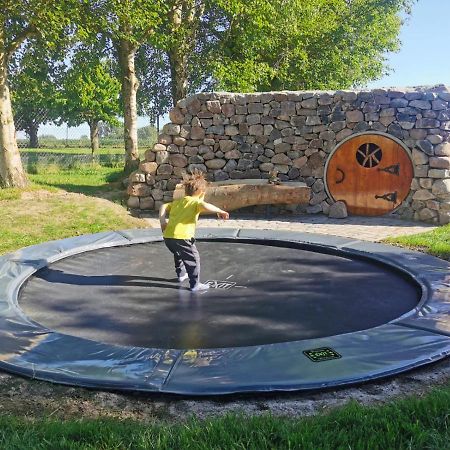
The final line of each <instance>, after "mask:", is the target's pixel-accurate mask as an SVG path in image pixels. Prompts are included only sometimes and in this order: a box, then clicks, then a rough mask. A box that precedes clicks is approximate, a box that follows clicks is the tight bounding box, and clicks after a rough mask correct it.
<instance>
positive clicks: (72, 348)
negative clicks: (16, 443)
mask: <svg viewBox="0 0 450 450" xmlns="http://www.w3.org/2000/svg"><path fill="white" fill-rule="evenodd" d="M197 238H198V241H197V246H198V248H199V251H200V254H201V261H202V270H201V273H202V276H201V278H202V280H203V281H206V282H207V283H208V284H209V285H210V287H211V288H210V289H209V290H208V291H206V292H201V293H191V292H190V291H189V290H188V286H187V284H186V283H182V284H180V283H178V282H177V281H176V279H175V278H174V271H173V259H172V255H171V253H170V252H169V251H168V250H167V249H166V248H165V246H164V243H163V242H162V239H161V236H160V232H159V230H127V231H121V232H109V233H100V234H96V235H89V236H80V237H77V238H70V239H65V240H62V241H54V242H49V243H46V244H42V245H38V246H33V247H28V248H25V249H22V250H20V251H18V252H15V253H13V254H9V255H6V256H5V257H3V258H0V308H1V309H0V367H1V368H3V369H5V370H9V371H11V372H14V373H18V374H22V375H26V376H31V377H34V378H38V379H43V380H48V381H53V382H59V383H66V384H73V385H78V386H87V387H96V388H106V389H119V390H136V391H154V392H167V393H177V394H187V395H212V394H230V393H236V392H258V391H289V390H303V389H317V388H324V387H332V386H339V385H346V384H350V383H356V382H361V381H367V380H371V379H374V378H379V377H383V376H390V375H393V374H396V373H400V372H402V371H405V370H409V369H412V368H414V367H418V366H421V365H423V364H427V363H430V362H432V361H436V360H438V359H441V358H443V357H445V356H447V355H448V354H450V316H449V314H450V283H449V282H450V276H449V266H450V265H449V263H448V262H446V261H442V260H439V259H437V258H434V257H431V256H429V255H425V254H422V253H418V252H412V251H408V250H405V249H400V248H395V247H390V246H385V245H382V244H375V243H370V242H363V241H358V240H352V239H347V238H340V237H333V236H325V235H314V234H306V233H294V232H285V231H266V230H245V229H200V230H198V233H197Z"/></svg>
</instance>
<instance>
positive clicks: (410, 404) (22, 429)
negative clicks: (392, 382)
mask: <svg viewBox="0 0 450 450" xmlns="http://www.w3.org/2000/svg"><path fill="white" fill-rule="evenodd" d="M449 408H450V389H436V390H434V391H433V392H431V393H430V394H429V395H428V396H427V397H426V398H424V399H419V398H411V399H408V400H401V401H397V402H393V403H392V404H389V405H385V406H379V407H363V406H359V405H357V404H356V403H353V404H350V405H347V406H345V407H343V408H340V409H337V410H334V411H332V412H331V413H329V414H326V415H322V416H316V417H310V418H303V419H290V418H282V417H273V416H270V415H265V416H260V417H250V418H249V417H243V416H240V415H236V414H233V415H228V416H225V417H222V418H215V419H206V420H204V421H197V420H193V419H190V420H188V421H187V422H186V423H179V424H162V423H159V424H144V423H139V422H135V421H124V422H119V421H116V420H81V421H73V420H72V421H64V422H60V421H49V420H37V421H30V420H26V421H25V420H23V419H18V418H14V417H2V418H0V447H1V448H5V449H18V450H19V449H20V450H27V449H30V450H31V449H33V450H37V449H152V448H157V449H167V450H173V449H204V450H210V449H217V450H222V449H242V450H246V449H254V450H263V449H310V450H316V449H320V450H327V449H330V450H334V449H358V450H359V449H368V450H378V449H379V450H385V449H395V450H397V449H418V450H419V449H420V450H422V449H430V450H446V449H448V448H450V416H449V414H450V409H449Z"/></svg>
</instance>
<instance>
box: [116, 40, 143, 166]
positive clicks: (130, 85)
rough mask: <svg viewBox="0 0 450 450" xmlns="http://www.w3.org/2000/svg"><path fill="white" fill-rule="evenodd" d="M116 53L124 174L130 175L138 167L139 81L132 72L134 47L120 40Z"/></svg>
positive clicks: (133, 71)
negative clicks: (122, 107) (122, 133)
mask: <svg viewBox="0 0 450 450" xmlns="http://www.w3.org/2000/svg"><path fill="white" fill-rule="evenodd" d="M118 52H119V64H120V71H121V78H122V98H123V104H124V111H123V114H124V139H125V172H126V173H130V172H132V171H133V170H136V169H137V167H138V166H139V150H138V137H137V103H136V93H137V90H138V87H139V81H138V79H137V77H136V72H135V70H134V58H135V54H136V46H135V45H133V44H132V43H131V42H128V41H125V40H121V41H119V43H118Z"/></svg>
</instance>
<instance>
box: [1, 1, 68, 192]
mask: <svg viewBox="0 0 450 450" xmlns="http://www.w3.org/2000/svg"><path fill="white" fill-rule="evenodd" d="M71 3H72V0H66V1H64V2H53V1H50V0H34V1H33V2H30V1H26V0H3V1H2V7H1V9H0V186H1V187H10V186H16V187H24V186H26V185H27V178H26V175H25V172H24V170H23V166H22V162H21V160H20V154H19V150H18V148H17V141H16V135H15V131H16V130H15V126H14V117H13V113H12V107H11V95H10V89H9V72H8V65H9V62H10V61H11V58H12V57H14V55H15V54H17V52H18V50H19V49H20V48H21V46H22V45H23V44H24V43H25V42H27V41H29V40H31V39H36V38H40V39H43V41H45V42H46V43H47V44H48V45H51V44H52V43H54V42H55V41H56V40H57V39H58V37H59V33H60V32H61V30H63V29H64V27H66V26H67V25H68V23H69V19H68V18H69V17H70V14H69V11H71V10H72V9H73V7H74V5H72V4H71Z"/></svg>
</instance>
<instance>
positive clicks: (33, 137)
mask: <svg viewBox="0 0 450 450" xmlns="http://www.w3.org/2000/svg"><path fill="white" fill-rule="evenodd" d="M38 131H39V125H36V124H34V123H32V124H30V125H29V126H28V127H27V133H28V137H29V138H30V148H39V139H38Z"/></svg>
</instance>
